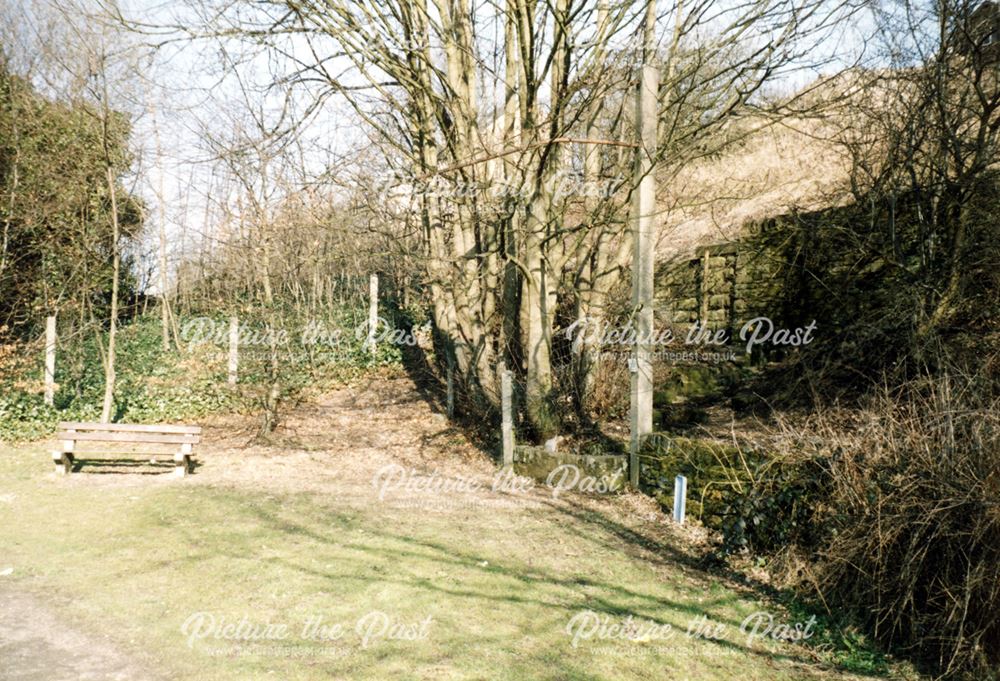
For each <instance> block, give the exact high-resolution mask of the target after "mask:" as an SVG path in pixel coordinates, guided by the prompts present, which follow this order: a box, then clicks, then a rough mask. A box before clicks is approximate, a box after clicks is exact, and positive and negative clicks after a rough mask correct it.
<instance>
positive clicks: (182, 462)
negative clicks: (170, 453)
mask: <svg viewBox="0 0 1000 681" xmlns="http://www.w3.org/2000/svg"><path fill="white" fill-rule="evenodd" d="M190 472H191V455H190V454H174V475H175V476H176V477H178V478H183V477H184V476H186V475H187V474H188V473H190Z"/></svg>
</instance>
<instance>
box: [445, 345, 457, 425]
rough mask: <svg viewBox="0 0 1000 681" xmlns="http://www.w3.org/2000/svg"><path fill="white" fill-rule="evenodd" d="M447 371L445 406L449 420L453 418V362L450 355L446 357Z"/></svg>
mask: <svg viewBox="0 0 1000 681" xmlns="http://www.w3.org/2000/svg"><path fill="white" fill-rule="evenodd" d="M447 371H448V375H447V383H448V396H447V401H446V404H447V409H448V418H450V419H451V418H455V362H454V360H453V359H452V358H451V356H450V355H449V356H448V369H447Z"/></svg>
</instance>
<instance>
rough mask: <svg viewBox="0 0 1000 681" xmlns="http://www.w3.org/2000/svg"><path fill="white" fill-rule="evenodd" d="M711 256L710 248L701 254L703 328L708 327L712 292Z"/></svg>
mask: <svg viewBox="0 0 1000 681" xmlns="http://www.w3.org/2000/svg"><path fill="white" fill-rule="evenodd" d="M709 258H711V254H710V253H709V252H708V249H707V248H706V249H705V252H704V253H702V255H701V310H700V311H699V314H698V316H699V317H700V318H701V328H702V329H703V330H704V329H707V328H708V299H709V294H710V292H711V286H710V282H709V273H710V270H709V266H708V261H709Z"/></svg>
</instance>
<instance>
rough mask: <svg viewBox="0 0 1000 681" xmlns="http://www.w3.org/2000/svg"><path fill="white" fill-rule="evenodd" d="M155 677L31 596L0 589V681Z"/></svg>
mask: <svg viewBox="0 0 1000 681" xmlns="http://www.w3.org/2000/svg"><path fill="white" fill-rule="evenodd" d="M156 678H157V676H156V675H155V674H153V673H150V672H149V671H148V670H145V669H142V668H141V667H140V665H138V664H137V663H136V662H135V661H133V660H131V659H130V658H129V657H128V656H127V655H125V654H124V653H122V652H121V651H119V650H118V649H117V648H116V646H115V645H113V644H112V643H110V642H109V641H106V640H104V639H102V638H101V637H100V636H98V635H95V634H92V633H89V632H86V631H82V630H80V629H79V628H77V627H76V626H75V625H73V624H72V623H70V622H67V621H66V620H65V619H64V618H63V617H62V616H61V615H60V614H59V613H58V612H56V611H55V610H53V608H52V607H51V606H49V605H48V604H47V603H44V602H42V600H41V599H39V598H38V597H36V596H33V595H30V594H27V593H23V592H20V591H17V590H14V589H12V588H10V587H5V586H3V585H0V679H3V681H70V680H72V681H118V680H121V681H141V680H146V679H149V680H152V679H156Z"/></svg>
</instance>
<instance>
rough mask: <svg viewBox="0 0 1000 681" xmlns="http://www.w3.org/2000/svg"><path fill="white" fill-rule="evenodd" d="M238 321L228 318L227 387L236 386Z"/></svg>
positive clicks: (238, 363) (238, 341)
mask: <svg viewBox="0 0 1000 681" xmlns="http://www.w3.org/2000/svg"><path fill="white" fill-rule="evenodd" d="M239 346H240V320H239V318H237V317H230V318H229V385H236V379H237V374H238V372H239V366H240V355H239V352H240V351H239Z"/></svg>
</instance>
